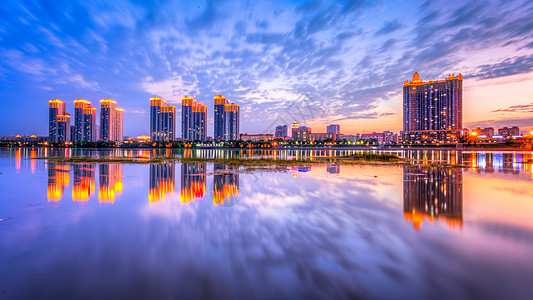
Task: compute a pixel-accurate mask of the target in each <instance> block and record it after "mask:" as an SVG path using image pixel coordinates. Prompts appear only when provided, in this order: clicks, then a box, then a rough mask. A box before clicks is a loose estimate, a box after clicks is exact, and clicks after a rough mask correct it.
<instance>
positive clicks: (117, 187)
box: [98, 164, 122, 203]
mask: <svg viewBox="0 0 533 300" xmlns="http://www.w3.org/2000/svg"><path fill="white" fill-rule="evenodd" d="M99 168H100V178H99V179H100V180H99V181H100V187H99V189H98V201H99V202H100V203H103V202H104V203H115V194H121V193H122V164H101V165H100V167H99Z"/></svg>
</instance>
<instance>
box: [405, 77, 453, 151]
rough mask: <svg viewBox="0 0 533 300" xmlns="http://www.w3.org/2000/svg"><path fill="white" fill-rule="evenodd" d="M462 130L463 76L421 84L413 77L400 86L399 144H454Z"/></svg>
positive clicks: (421, 82)
mask: <svg viewBox="0 0 533 300" xmlns="http://www.w3.org/2000/svg"><path fill="white" fill-rule="evenodd" d="M462 127H463V76H462V75H461V74H459V75H458V76H455V75H448V77H447V78H445V79H443V80H437V81H433V80H429V81H427V82H424V81H422V80H421V79H420V75H418V73H415V74H414V75H413V80H411V81H409V80H407V81H405V83H404V85H403V130H404V131H403V140H404V141H408V142H417V141H418V142H420V141H424V142H425V141H428V142H432V141H450V142H451V141H455V140H457V139H458V138H459V136H460V134H461V129H462Z"/></svg>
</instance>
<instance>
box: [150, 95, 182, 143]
mask: <svg viewBox="0 0 533 300" xmlns="http://www.w3.org/2000/svg"><path fill="white" fill-rule="evenodd" d="M166 103H167V102H166V101H165V100H163V99H161V98H158V97H152V98H150V140H151V141H153V142H171V141H173V140H174V139H175V138H176V107H175V106H172V105H166Z"/></svg>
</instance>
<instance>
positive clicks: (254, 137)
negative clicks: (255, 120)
mask: <svg viewBox="0 0 533 300" xmlns="http://www.w3.org/2000/svg"><path fill="white" fill-rule="evenodd" d="M273 139H274V135H273V134H268V133H265V134H247V133H245V134H241V140H243V141H251V142H259V141H271V140H273Z"/></svg>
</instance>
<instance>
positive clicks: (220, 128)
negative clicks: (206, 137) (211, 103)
mask: <svg viewBox="0 0 533 300" xmlns="http://www.w3.org/2000/svg"><path fill="white" fill-rule="evenodd" d="M226 104H229V100H227V99H226V98H225V97H224V96H222V95H216V96H215V124H214V125H215V128H214V129H215V131H214V137H213V138H214V139H215V141H223V140H224V127H225V125H224V106H225V105H226Z"/></svg>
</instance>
